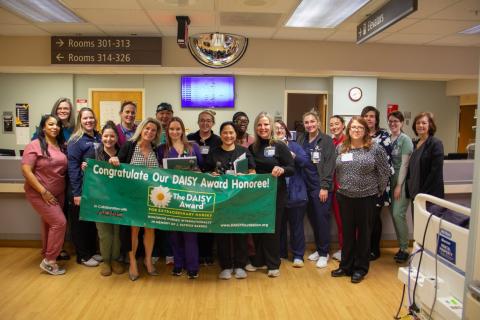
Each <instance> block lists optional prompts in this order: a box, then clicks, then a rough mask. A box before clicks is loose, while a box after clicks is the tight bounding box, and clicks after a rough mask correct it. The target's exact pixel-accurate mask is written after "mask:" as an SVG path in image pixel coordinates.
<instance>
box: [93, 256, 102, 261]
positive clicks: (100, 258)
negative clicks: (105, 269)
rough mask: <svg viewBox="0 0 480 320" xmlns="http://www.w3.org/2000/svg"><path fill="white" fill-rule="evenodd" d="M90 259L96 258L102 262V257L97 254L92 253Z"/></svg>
mask: <svg viewBox="0 0 480 320" xmlns="http://www.w3.org/2000/svg"><path fill="white" fill-rule="evenodd" d="M92 259H94V260H97V261H98V262H103V257H102V256H101V255H99V254H94V255H93V256H92Z"/></svg>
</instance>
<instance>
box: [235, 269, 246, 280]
mask: <svg viewBox="0 0 480 320" xmlns="http://www.w3.org/2000/svg"><path fill="white" fill-rule="evenodd" d="M246 277H247V273H246V272H245V270H243V268H235V278H236V279H245V278H246Z"/></svg>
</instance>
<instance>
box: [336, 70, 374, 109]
mask: <svg viewBox="0 0 480 320" xmlns="http://www.w3.org/2000/svg"><path fill="white" fill-rule="evenodd" d="M353 87H359V88H360V89H361V90H362V93H363V96H362V98H361V99H360V100H359V101H356V102H355V101H352V100H350V98H349V96H348V92H349V91H350V89H351V88H353ZM332 89H333V97H332V98H333V106H332V107H333V109H332V110H333V114H339V115H356V114H360V112H362V109H363V108H364V107H365V106H376V105H377V78H371V77H333V88H332Z"/></svg>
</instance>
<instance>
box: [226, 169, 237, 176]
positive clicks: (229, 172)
mask: <svg viewBox="0 0 480 320" xmlns="http://www.w3.org/2000/svg"><path fill="white" fill-rule="evenodd" d="M225 174H231V175H235V170H227V171H225Z"/></svg>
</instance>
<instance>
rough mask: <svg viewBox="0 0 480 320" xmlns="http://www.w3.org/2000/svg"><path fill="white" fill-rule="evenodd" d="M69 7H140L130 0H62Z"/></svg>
mask: <svg viewBox="0 0 480 320" xmlns="http://www.w3.org/2000/svg"><path fill="white" fill-rule="evenodd" d="M61 2H63V4H65V5H66V6H67V7H68V8H70V9H138V10H139V9H141V7H140V6H139V5H138V3H137V1H132V0H101V1H99V0H62V1H61Z"/></svg>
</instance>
